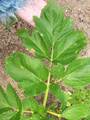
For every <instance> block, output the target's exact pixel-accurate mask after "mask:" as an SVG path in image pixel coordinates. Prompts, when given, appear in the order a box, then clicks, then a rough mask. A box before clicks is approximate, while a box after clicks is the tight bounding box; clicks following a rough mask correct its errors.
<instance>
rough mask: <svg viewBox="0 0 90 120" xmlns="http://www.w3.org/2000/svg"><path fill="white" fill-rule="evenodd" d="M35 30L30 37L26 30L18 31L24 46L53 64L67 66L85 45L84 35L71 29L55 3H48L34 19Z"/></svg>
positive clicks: (68, 21) (71, 25) (70, 23)
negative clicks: (51, 57)
mask: <svg viewBox="0 0 90 120" xmlns="http://www.w3.org/2000/svg"><path fill="white" fill-rule="evenodd" d="M34 21H35V28H34V30H33V32H32V35H31V36H30V35H29V33H28V31H27V30H26V29H24V30H23V29H22V30H19V31H18V35H19V36H20V37H21V39H22V41H23V43H24V45H25V46H26V47H27V48H30V49H31V48H33V49H35V52H36V56H37V57H39V58H47V59H49V60H50V56H51V54H52V53H51V52H52V51H51V49H53V62H56V63H58V62H60V63H62V64H68V63H70V62H71V61H72V60H74V59H75V58H76V57H77V55H78V53H79V52H80V51H81V49H82V48H83V47H84V46H85V45H86V37H85V35H84V34H83V33H82V32H80V31H78V30H74V29H73V23H72V20H71V19H70V18H66V17H64V12H63V9H62V8H60V6H59V5H58V4H57V3H56V2H55V1H53V2H52V1H49V2H48V5H47V6H46V7H45V8H44V9H43V10H42V13H41V16H40V18H38V17H34Z"/></svg>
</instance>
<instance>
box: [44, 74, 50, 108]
mask: <svg viewBox="0 0 90 120" xmlns="http://www.w3.org/2000/svg"><path fill="white" fill-rule="evenodd" d="M50 79H51V73H50V72H49V75H48V81H47V89H46V92H45V96H44V101H43V106H44V107H46V104H47V99H48V93H49V86H50Z"/></svg>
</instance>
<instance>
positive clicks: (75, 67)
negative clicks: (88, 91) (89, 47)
mask: <svg viewBox="0 0 90 120" xmlns="http://www.w3.org/2000/svg"><path fill="white" fill-rule="evenodd" d="M64 82H65V84H67V85H70V86H71V87H73V88H79V89H80V88H82V87H85V86H86V85H88V84H90V58H83V59H78V60H75V61H73V62H72V63H71V64H69V66H68V68H67V70H66V76H65V77H64Z"/></svg>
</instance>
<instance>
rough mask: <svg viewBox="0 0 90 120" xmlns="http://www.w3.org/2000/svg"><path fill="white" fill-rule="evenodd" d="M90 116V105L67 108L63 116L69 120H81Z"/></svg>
mask: <svg viewBox="0 0 90 120" xmlns="http://www.w3.org/2000/svg"><path fill="white" fill-rule="evenodd" d="M88 115H90V105H88V104H77V105H73V106H71V107H69V108H67V109H66V110H65V111H64V112H63V114H62V116H63V117H64V118H66V119H68V120H81V119H82V118H85V117H87V116H88Z"/></svg>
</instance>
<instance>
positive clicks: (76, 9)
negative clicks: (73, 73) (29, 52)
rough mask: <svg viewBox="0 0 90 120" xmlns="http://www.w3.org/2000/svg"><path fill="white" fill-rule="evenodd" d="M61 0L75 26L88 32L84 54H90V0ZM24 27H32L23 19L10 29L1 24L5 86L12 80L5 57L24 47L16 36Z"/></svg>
mask: <svg viewBox="0 0 90 120" xmlns="http://www.w3.org/2000/svg"><path fill="white" fill-rule="evenodd" d="M59 2H60V4H61V5H62V6H63V7H64V8H65V12H66V15H67V16H70V17H71V18H73V20H74V23H75V27H76V28H78V29H80V30H81V31H84V32H85V33H86V35H87V37H88V39H89V40H88V46H87V48H86V49H85V50H84V51H83V54H84V55H86V56H90V0H59ZM22 27H27V28H28V27H29V28H30V26H28V25H27V24H26V23H25V22H23V21H20V22H19V23H16V24H15V25H14V26H12V28H10V29H9V30H7V29H6V28H5V27H4V26H3V25H2V24H0V84H1V85H3V86H4V87H5V86H6V84H7V83H8V82H11V79H10V78H9V77H8V76H7V75H6V74H5V72H4V64H3V63H4V60H5V58H6V57H7V56H8V55H9V54H10V53H12V52H13V51H16V50H23V49H24V48H23V47H22V44H21V42H20V40H19V38H18V37H17V36H16V30H17V29H18V28H22ZM7 81H8V82H7Z"/></svg>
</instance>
